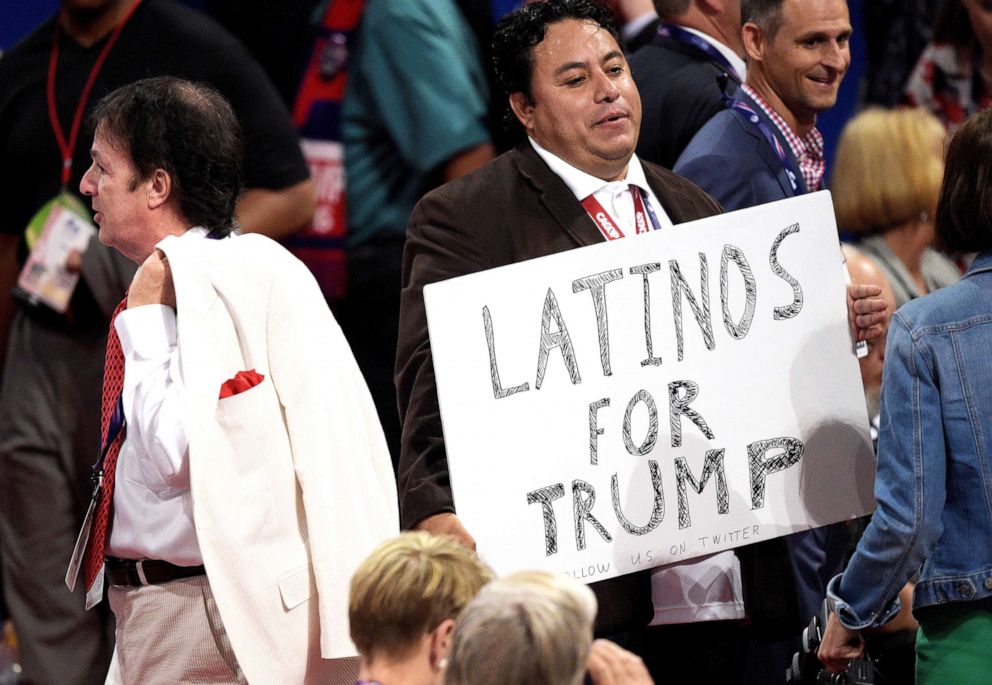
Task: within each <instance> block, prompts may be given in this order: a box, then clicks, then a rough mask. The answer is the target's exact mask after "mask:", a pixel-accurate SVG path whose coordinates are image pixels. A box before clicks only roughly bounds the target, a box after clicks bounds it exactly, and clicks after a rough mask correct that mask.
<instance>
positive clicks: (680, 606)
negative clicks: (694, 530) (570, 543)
mask: <svg viewBox="0 0 992 685" xmlns="http://www.w3.org/2000/svg"><path fill="white" fill-rule="evenodd" d="M529 140H530V144H531V145H532V146H533V147H534V150H535V151H536V152H537V154H538V155H540V157H541V159H543V160H544V162H545V163H546V164H547V165H548V166H549V167H551V170H552V171H553V172H555V174H556V175H557V176H558V177H559V178H560V179H561V180H562V181H564V182H565V185H567V186H568V188H569V190H571V191H572V194H574V195H575V199H577V200H578V201H579V202H582V200H584V199H585V198H587V197H588V196H589V195H594V196H595V198H596V199H597V200H598V201H599V203H600V204H601V205H603V208H604V209H605V210H606V211H607V212H608V213H609V214H610V216H611V217H613V218H614V220H615V221H616V222H617V223H619V224H620V228H621V230H622V231H623V232H624V235H633V234H634V204H633V198H632V196H631V193H630V185H635V186H637V187H638V188H642V189H644V190H645V191H646V192H647V196H648V202H650V204H651V208H652V209H653V210H654V212H655V214H656V216H657V217H658V221H659V223H660V224H661V227H662V229H671V228H674V224H672V220H671V219H670V218H669V217H668V214H666V213H665V209H664V207H662V206H661V203H660V202H659V201H658V198H657V197H655V194H654V191H653V190H651V187H650V186H649V185H648V182H647V178H646V177H645V176H644V168H643V167H642V166H641V162H640V160H639V159H638V158H637V155H634V156H633V157H631V158H630V163H629V164H628V165H627V176H626V178H625V179H624V180H623V181H612V182H611V181H604V180H602V179H600V178H596V177H595V176H591V175H590V174H587V173H586V172H584V171H582V170H580V169H576V168H575V167H574V166H572V165H571V164H569V163H568V162H566V161H565V160H563V159H562V158H560V157H558V156H557V155H555V154H553V153H551V152H548V151H547V150H545V149H544V148H543V147H541V146H540V145H539V144H538V143H537V141H535V140H534V139H533V138H529ZM651 599H652V600H653V602H654V620H653V621H652V622H651V625H664V624H673V623H695V622H698V621H717V620H738V619H742V618H744V592H743V589H742V584H741V569H740V562H739V561H738V559H737V555H736V554H734V553H733V552H720V553H719V554H714V555H713V556H709V557H704V558H702V559H693V560H691V561H686V562H682V563H678V564H671V565H669V566H664V567H660V568H656V569H654V570H653V571H652V572H651Z"/></svg>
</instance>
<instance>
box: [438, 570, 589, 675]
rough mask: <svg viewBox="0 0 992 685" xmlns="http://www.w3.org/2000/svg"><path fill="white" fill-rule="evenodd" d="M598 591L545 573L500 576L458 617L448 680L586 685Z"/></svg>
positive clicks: (564, 577) (450, 653)
mask: <svg viewBox="0 0 992 685" xmlns="http://www.w3.org/2000/svg"><path fill="white" fill-rule="evenodd" d="M595 617H596V597H595V596H594V595H593V593H592V590H590V589H589V588H588V587H586V586H585V585H582V584H581V583H579V582H577V581H575V580H573V579H571V578H569V577H567V576H564V575H555V574H550V573H545V572H541V571H530V572H526V573H516V574H513V575H510V576H507V577H506V578H502V579H499V580H495V581H493V582H492V583H490V584H489V585H487V586H486V587H485V588H483V589H482V592H480V593H479V596H478V597H476V598H475V599H474V600H472V601H471V602H469V604H468V606H466V607H465V610H464V611H462V613H461V615H460V616H459V617H458V620H457V622H456V623H455V633H454V636H453V637H452V644H451V650H450V651H449V652H448V668H447V671H446V672H445V678H444V685H579V684H580V683H581V682H582V677H583V675H584V674H585V671H586V664H587V662H588V660H589V650H590V648H591V646H592V625H593V620H594V619H595Z"/></svg>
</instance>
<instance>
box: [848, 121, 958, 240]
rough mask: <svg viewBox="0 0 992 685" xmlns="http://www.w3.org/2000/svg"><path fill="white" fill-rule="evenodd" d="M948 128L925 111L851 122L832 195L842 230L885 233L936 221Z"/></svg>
mask: <svg viewBox="0 0 992 685" xmlns="http://www.w3.org/2000/svg"><path fill="white" fill-rule="evenodd" d="M944 139H945V133H944V128H943V126H941V124H940V122H939V121H938V120H937V119H936V117H934V116H933V115H932V114H930V113H929V112H927V111H925V110H922V109H897V110H886V109H879V108H877V107H876V108H869V109H867V110H865V111H864V112H862V113H860V114H858V115H857V116H856V117H854V118H853V119H851V121H849V122H848V124H847V126H845V127H844V131H843V133H841V137H840V143H839V145H838V147H837V156H836V159H835V161H834V170H833V177H832V181H831V185H830V187H831V191H832V192H833V200H834V211H835V212H836V213H837V224H838V226H839V228H840V229H841V230H847V231H852V232H855V233H884V232H885V231H886V230H887V229H889V228H891V227H895V226H898V225H900V224H903V223H905V222H907V221H910V220H912V219H916V218H917V217H920V216H921V215H924V214H925V215H929V216H932V215H933V213H934V211H935V209H936V207H937V197H938V195H939V194H940V184H941V180H942V178H943V175H944V160H943V156H944Z"/></svg>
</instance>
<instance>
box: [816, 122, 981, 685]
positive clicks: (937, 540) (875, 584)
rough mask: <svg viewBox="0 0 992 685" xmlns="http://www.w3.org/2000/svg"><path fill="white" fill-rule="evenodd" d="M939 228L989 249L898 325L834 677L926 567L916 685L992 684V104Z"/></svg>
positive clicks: (837, 601)
mask: <svg viewBox="0 0 992 685" xmlns="http://www.w3.org/2000/svg"><path fill="white" fill-rule="evenodd" d="M936 223H937V237H938V240H939V241H940V242H941V243H942V244H943V247H945V248H947V249H950V250H956V251H960V252H978V253H979V255H978V256H977V258H976V259H975V261H974V263H973V264H972V266H971V268H970V269H969V271H968V273H967V274H966V275H965V277H964V278H963V279H962V280H961V281H960V282H959V283H957V284H955V285H952V286H948V287H946V288H943V289H941V290H938V291H936V292H934V293H932V294H930V295H927V296H926V297H923V298H920V299H917V300H913V301H911V302H909V303H907V304H906V305H905V306H903V307H902V308H901V309H899V310H898V311H897V312H896V313H895V315H894V316H893V318H892V323H891V326H890V330H889V341H888V347H887V348H886V355H885V371H884V380H883V386H882V415H881V435H880V438H879V446H878V447H879V450H878V473H877V476H876V480H875V497H876V499H877V508H876V511H875V514H874V516H873V517H872V521H871V524H870V525H869V526H868V529H867V530H866V531H865V534H864V537H863V538H862V540H861V542H860V544H859V545H858V548H857V551H856V552H855V554H854V556H853V557H852V559H851V561H850V563H849V565H848V567H847V570H846V571H845V572H844V573H843V574H842V575H840V576H837V577H836V578H834V579H833V580H832V581H831V582H830V585H829V588H828V601H829V602H830V603H831V604H832V608H833V612H832V613H831V615H830V619H829V621H828V623H827V631H826V634H825V635H824V637H823V643H822V645H821V646H820V650H819V657H820V660H821V661H822V662H823V663H824V664H825V665H826V666H827V668H828V670H832V671H837V670H842V669H843V668H844V667H845V666H846V665H847V663H848V661H849V660H850V659H853V658H856V657H858V656H860V655H861V653H862V651H863V642H862V641H861V638H860V631H861V630H863V629H866V628H874V627H876V626H879V625H881V624H883V623H885V622H886V621H888V620H890V619H891V618H892V617H893V616H895V614H896V613H897V612H898V610H899V603H898V600H897V599H896V595H897V593H898V592H899V589H900V588H901V587H902V586H903V584H904V583H905V582H906V580H907V579H908V578H909V577H910V576H911V575H913V573H914V572H916V571H917V569H920V565H921V564H922V570H920V579H919V582H918V583H917V585H916V590H915V592H914V595H913V612H914V615H915V616H916V617H917V619H918V620H919V622H920V630H919V635H918V637H917V648H916V653H917V662H916V672H917V682H918V683H923V684H924V685H926V684H927V683H931V684H933V683H940V684H941V685H954V684H955V683H965V682H967V683H975V682H988V681H989V680H990V679H992V652H990V649H992V648H990V645H992V110H986V111H984V112H981V113H979V114H976V115H975V116H973V117H972V118H970V119H969V120H967V121H966V123H965V124H964V125H962V126H961V128H960V129H959V130H958V132H957V134H956V135H955V136H954V138H953V140H952V141H951V144H950V148H949V150H948V153H947V167H946V170H945V176H944V184H943V187H942V188H941V193H940V200H939V203H938V206H937V219H936ZM983 675H984V677H983Z"/></svg>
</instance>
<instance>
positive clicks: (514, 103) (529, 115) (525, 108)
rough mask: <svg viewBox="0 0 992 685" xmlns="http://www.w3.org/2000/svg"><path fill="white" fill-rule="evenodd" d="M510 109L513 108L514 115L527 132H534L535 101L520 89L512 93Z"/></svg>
mask: <svg viewBox="0 0 992 685" xmlns="http://www.w3.org/2000/svg"><path fill="white" fill-rule="evenodd" d="M510 109H512V110H513V114H514V116H516V117H517V121H519V122H520V124H521V125H522V126H523V127H524V130H525V131H527V133H532V132H533V130H534V101H533V100H531V99H530V98H529V97H527V95H526V94H524V93H522V92H520V91H517V92H516V93H510Z"/></svg>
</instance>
